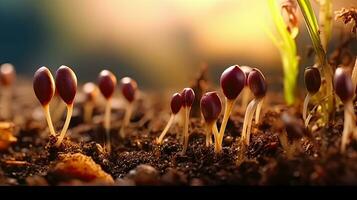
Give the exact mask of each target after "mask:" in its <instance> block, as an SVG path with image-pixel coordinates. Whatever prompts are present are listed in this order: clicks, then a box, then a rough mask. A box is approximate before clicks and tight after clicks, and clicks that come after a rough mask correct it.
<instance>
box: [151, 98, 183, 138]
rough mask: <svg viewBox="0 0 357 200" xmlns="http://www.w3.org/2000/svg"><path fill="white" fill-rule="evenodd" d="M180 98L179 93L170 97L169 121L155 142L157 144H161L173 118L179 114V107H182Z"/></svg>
mask: <svg viewBox="0 0 357 200" xmlns="http://www.w3.org/2000/svg"><path fill="white" fill-rule="evenodd" d="M182 101H183V100H182V96H181V94H179V93H175V94H174V95H172V98H171V112H172V114H171V116H170V119H169V121H168V122H167V125H166V127H165V129H164V130H163V131H162V133H161V135H160V137H159V138H158V139H157V140H156V141H157V143H158V144H161V143H162V140H163V139H164V137H165V135H166V133H167V131H168V130H169V129H170V127H171V125H172V123H173V121H174V120H175V117H176V116H177V114H178V113H179V112H180V110H181V107H182V104H183V102H182Z"/></svg>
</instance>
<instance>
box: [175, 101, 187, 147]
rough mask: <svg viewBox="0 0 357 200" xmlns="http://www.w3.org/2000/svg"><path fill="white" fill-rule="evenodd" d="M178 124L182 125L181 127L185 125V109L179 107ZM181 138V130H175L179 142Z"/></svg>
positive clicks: (181, 140)
mask: <svg viewBox="0 0 357 200" xmlns="http://www.w3.org/2000/svg"><path fill="white" fill-rule="evenodd" d="M180 126H182V128H183V129H184V127H185V109H184V108H183V109H181V110H180ZM183 138H184V135H183V134H182V132H180V131H179V132H177V139H179V140H180V143H182V144H183Z"/></svg>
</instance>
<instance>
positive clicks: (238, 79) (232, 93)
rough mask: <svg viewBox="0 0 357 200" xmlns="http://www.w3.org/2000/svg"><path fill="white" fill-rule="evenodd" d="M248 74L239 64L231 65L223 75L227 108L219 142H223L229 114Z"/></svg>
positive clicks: (222, 80)
mask: <svg viewBox="0 0 357 200" xmlns="http://www.w3.org/2000/svg"><path fill="white" fill-rule="evenodd" d="M245 82H246V76H245V74H244V72H243V71H242V70H241V69H240V67H239V66H238V65H234V66H231V67H229V68H227V69H226V70H224V72H223V73H222V75H221V79H220V83H221V88H222V90H223V94H224V96H225V97H226V98H225V109H224V115H223V120H222V124H221V128H220V130H219V136H218V141H217V142H218V143H219V144H222V141H223V134H224V132H225V130H226V126H227V122H228V119H229V116H230V115H231V112H232V109H233V105H234V103H235V101H236V99H237V97H238V95H239V94H240V93H241V91H242V89H243V88H244V85H245Z"/></svg>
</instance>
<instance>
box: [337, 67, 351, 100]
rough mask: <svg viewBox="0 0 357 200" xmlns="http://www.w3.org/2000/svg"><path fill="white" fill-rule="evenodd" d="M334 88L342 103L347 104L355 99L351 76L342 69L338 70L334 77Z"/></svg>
mask: <svg viewBox="0 0 357 200" xmlns="http://www.w3.org/2000/svg"><path fill="white" fill-rule="evenodd" d="M333 85H334V88H335V91H336V94H337V95H338V96H339V97H340V99H341V101H342V102H344V103H346V102H347V101H349V100H351V99H352V97H353V92H354V91H353V84H352V80H351V77H350V76H349V74H348V73H347V72H346V71H345V70H344V69H343V68H341V67H339V68H337V69H336V71H335V75H334V84H333Z"/></svg>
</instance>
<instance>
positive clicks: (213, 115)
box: [200, 92, 222, 153]
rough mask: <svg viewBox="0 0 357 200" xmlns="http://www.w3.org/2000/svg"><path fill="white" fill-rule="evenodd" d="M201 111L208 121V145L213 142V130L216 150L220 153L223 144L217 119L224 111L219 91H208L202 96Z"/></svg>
mask: <svg viewBox="0 0 357 200" xmlns="http://www.w3.org/2000/svg"><path fill="white" fill-rule="evenodd" d="M200 105H201V112H202V115H203V117H204V119H205V122H206V128H207V132H206V146H207V147H209V145H210V143H211V136H212V132H213V135H214V141H215V148H214V149H215V152H216V153H219V152H221V150H222V144H221V143H219V138H218V137H219V133H218V129H217V124H216V122H217V119H218V117H219V115H220V114H221V111H222V103H221V99H220V98H219V96H218V95H217V92H207V93H206V94H204V95H203V96H202V98H201V102H200Z"/></svg>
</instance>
